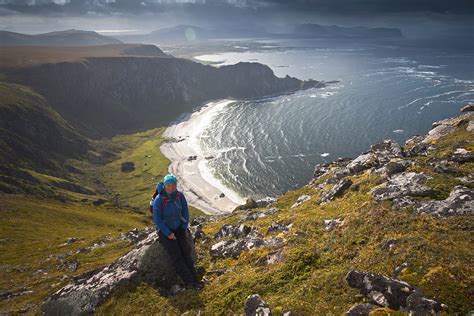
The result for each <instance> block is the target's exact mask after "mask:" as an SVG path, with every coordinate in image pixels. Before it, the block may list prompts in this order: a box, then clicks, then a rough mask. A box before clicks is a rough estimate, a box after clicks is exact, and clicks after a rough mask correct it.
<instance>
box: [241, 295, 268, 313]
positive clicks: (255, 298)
mask: <svg viewBox="0 0 474 316" xmlns="http://www.w3.org/2000/svg"><path fill="white" fill-rule="evenodd" d="M244 315H245V316H271V315H272V312H271V310H270V306H268V304H267V303H266V302H265V301H264V300H263V299H262V298H261V297H260V295H258V294H252V295H249V296H248V297H247V300H246V301H245V305H244Z"/></svg>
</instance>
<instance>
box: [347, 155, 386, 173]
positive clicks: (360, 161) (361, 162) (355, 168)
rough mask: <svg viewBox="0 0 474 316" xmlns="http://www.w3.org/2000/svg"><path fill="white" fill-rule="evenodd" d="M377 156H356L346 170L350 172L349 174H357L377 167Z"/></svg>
mask: <svg viewBox="0 0 474 316" xmlns="http://www.w3.org/2000/svg"><path fill="white" fill-rule="evenodd" d="M377 165H378V163H377V155H375V154H374V153H372V152H368V153H365V154H362V155H360V156H358V157H357V158H356V159H354V160H352V161H351V162H350V163H349V164H348V165H347V166H346V168H347V169H348V170H349V171H350V173H351V174H356V173H359V172H361V171H363V170H365V169H369V168H371V167H374V166H377Z"/></svg>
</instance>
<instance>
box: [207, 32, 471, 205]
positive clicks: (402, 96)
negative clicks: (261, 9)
mask: <svg viewBox="0 0 474 316" xmlns="http://www.w3.org/2000/svg"><path fill="white" fill-rule="evenodd" d="M279 44H280V45H283V46H286V47H290V48H288V49H284V50H270V51H267V52H246V53H224V54H218V55H206V56H201V57H200V58H201V59H203V60H210V61H221V64H234V63H237V62H239V61H255V62H260V63H263V64H266V65H269V66H270V67H271V68H272V69H273V71H274V72H275V74H276V75H277V76H280V77H283V76H285V75H286V74H289V75H291V76H295V77H298V78H301V79H309V78H313V79H318V80H340V83H339V84H334V85H331V86H329V87H327V88H324V89H310V90H306V91H300V92H298V93H295V94H292V95H284V96H280V97H275V98H269V99H264V100H258V101H241V102H236V103H234V104H231V105H229V106H227V107H226V108H225V109H223V110H221V111H220V112H219V113H218V114H217V115H216V116H215V118H214V119H213V121H212V123H211V124H209V125H208V127H207V128H206V129H205V131H204V132H203V134H202V137H201V139H200V146H201V148H202V150H203V152H205V153H207V154H209V155H213V156H215V157H216V158H215V159H213V160H209V162H208V166H209V168H210V169H211V172H213V173H214V175H215V176H216V178H218V179H220V180H221V182H222V183H223V184H224V185H226V186H227V187H229V188H231V189H233V190H235V191H237V192H239V193H240V194H241V195H242V196H255V197H263V196H277V195H279V194H281V193H283V192H285V191H287V190H289V189H291V188H294V187H299V186H301V185H304V184H305V183H307V182H308V180H309V179H310V178H311V176H312V173H313V169H314V165H315V164H316V163H321V162H328V161H332V160H334V159H336V158H337V157H356V156H357V155H359V154H360V153H361V152H363V151H366V150H368V149H369V147H370V145H371V144H373V143H376V142H378V141H381V140H383V139H388V138H391V139H394V140H396V141H398V142H399V143H400V144H403V143H404V141H405V140H406V139H407V138H409V137H410V136H412V135H414V134H424V133H426V132H427V131H428V130H429V129H430V127H431V123H432V122H433V121H436V120H439V119H443V118H446V117H449V116H454V115H458V114H459V109H460V108H461V107H462V106H463V105H465V104H466V103H468V102H473V101H474V81H473V79H474V63H473V60H474V58H473V56H474V55H473V52H472V51H471V52H469V51H467V52H466V51H464V52H449V51H441V50H431V49H421V48H409V49H408V48H403V49H402V48H399V47H398V46H396V45H393V44H391V45H385V46H384V45H375V44H368V43H365V44H361V43H357V42H354V41H353V42H344V43H343V44H341V43H338V42H335V41H332V42H328V41H305V42H296V41H285V42H281V41H280V42H279Z"/></svg>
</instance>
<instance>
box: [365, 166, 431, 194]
mask: <svg viewBox="0 0 474 316" xmlns="http://www.w3.org/2000/svg"><path fill="white" fill-rule="evenodd" d="M429 178H430V176H428V175H426V174H424V173H415V172H403V173H401V174H397V175H394V176H393V177H391V178H390V179H389V180H388V181H387V182H386V183H383V184H381V185H380V186H377V187H375V188H373V189H372V190H371V192H372V195H373V197H374V199H376V200H379V201H380V200H393V199H396V198H402V197H406V196H427V195H430V194H431V193H433V189H431V188H430V187H428V186H426V185H424V184H425V182H426V181H427V180H428V179H429Z"/></svg>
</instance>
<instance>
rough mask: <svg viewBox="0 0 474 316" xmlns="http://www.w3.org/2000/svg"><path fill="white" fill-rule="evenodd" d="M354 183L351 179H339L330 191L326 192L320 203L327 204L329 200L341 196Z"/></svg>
mask: <svg viewBox="0 0 474 316" xmlns="http://www.w3.org/2000/svg"><path fill="white" fill-rule="evenodd" d="M351 185H352V181H351V180H350V179H347V178H344V179H342V180H341V181H339V182H338V183H337V184H336V185H334V186H333V187H332V188H331V190H329V192H327V193H326V194H324V196H323V197H322V199H321V201H320V203H321V204H326V203H328V202H329V201H332V200H334V198H336V197H338V196H341V195H343V194H344V192H345V191H346V190H347V189H348V188H349V187H350V186H351Z"/></svg>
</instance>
